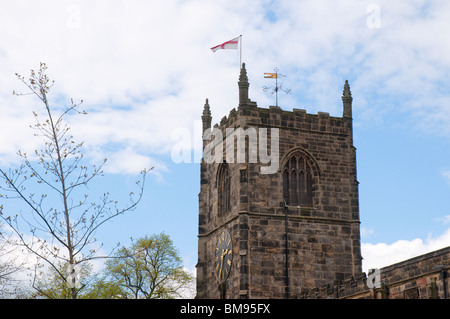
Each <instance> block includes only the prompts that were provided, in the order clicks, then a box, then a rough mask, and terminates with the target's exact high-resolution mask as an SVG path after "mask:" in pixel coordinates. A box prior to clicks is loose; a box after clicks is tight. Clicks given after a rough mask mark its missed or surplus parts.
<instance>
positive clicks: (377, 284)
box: [297, 247, 450, 299]
mask: <svg viewBox="0 0 450 319" xmlns="http://www.w3.org/2000/svg"><path fill="white" fill-rule="evenodd" d="M449 264H450V247H446V248H443V249H440V250H436V251H433V252H430V253H427V254H424V255H421V256H417V257H414V258H411V259H408V260H405V261H402V262H399V263H396V264H393V265H390V266H386V267H383V268H381V269H373V271H372V272H370V273H369V274H368V275H366V274H365V273H361V274H360V275H359V276H356V277H349V278H346V279H345V280H343V281H335V282H334V283H330V284H328V285H325V286H323V287H320V288H316V289H312V290H308V291H303V293H302V294H301V295H300V296H297V297H298V298H305V299H329V298H337V299H448V298H449V279H448V276H447V273H448V270H449V268H450V267H449Z"/></svg>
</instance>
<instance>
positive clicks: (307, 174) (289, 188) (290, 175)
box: [283, 153, 314, 206]
mask: <svg viewBox="0 0 450 319" xmlns="http://www.w3.org/2000/svg"><path fill="white" fill-rule="evenodd" d="M313 195H314V171H313V168H312V165H311V163H310V162H309V161H308V159H307V158H306V157H305V156H304V155H303V154H301V153H295V154H293V155H291V157H290V158H289V160H288V161H287V162H286V164H285V166H284V168H283V197H284V200H285V201H286V203H287V204H288V205H293V206H312V204H313Z"/></svg>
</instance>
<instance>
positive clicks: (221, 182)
mask: <svg viewBox="0 0 450 319" xmlns="http://www.w3.org/2000/svg"><path fill="white" fill-rule="evenodd" d="M217 191H218V209H219V214H220V215H223V214H226V213H228V212H229V211H230V209H231V175H230V168H229V165H228V164H227V163H226V162H225V161H224V163H221V164H220V165H219V169H218V172H217Z"/></svg>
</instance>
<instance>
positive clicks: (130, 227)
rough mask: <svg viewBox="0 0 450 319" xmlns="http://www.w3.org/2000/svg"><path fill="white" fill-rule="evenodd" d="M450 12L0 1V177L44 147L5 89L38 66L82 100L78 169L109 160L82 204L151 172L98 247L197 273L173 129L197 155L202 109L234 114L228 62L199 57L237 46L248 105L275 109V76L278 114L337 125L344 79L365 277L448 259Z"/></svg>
mask: <svg viewBox="0 0 450 319" xmlns="http://www.w3.org/2000/svg"><path fill="white" fill-rule="evenodd" d="M449 14H450V3H449V2H448V1H445V0H434V1H425V0H398V1H375V0H369V1H364V0H335V1H322V0H311V1H300V0H299V1H293V0H292V1H288V0H286V1H269V0H258V1H256V0H243V1H233V2H230V1H222V0H217V1H206V0H164V1H158V0H152V1H139V0H133V1H111V0H110V1H76V0H72V1H61V0H59V1H50V0H42V1H20V0H19V1H4V0H1V1H0V39H1V41H0V114H1V118H2V124H1V125H0V145H2V146H1V147H0V165H1V167H3V168H8V167H14V165H17V164H18V163H19V160H20V158H19V157H18V156H17V151H18V150H19V149H20V150H22V151H29V152H30V151H31V152H32V151H33V149H34V148H36V147H37V146H38V145H39V143H40V140H39V139H36V138H33V131H32V130H31V129H29V124H31V123H33V115H32V111H33V110H34V109H37V108H39V107H42V106H41V105H39V102H38V101H37V100H36V99H34V98H33V97H32V96H20V97H18V96H13V95H12V92H13V91H14V90H15V91H16V92H24V91H26V88H25V87H24V85H23V84H22V83H21V82H20V81H18V80H17V78H16V77H15V75H14V74H15V73H16V72H18V73H19V74H22V75H24V76H28V74H29V72H30V69H35V70H37V69H38V68H39V63H40V62H45V63H46V64H47V66H48V72H47V73H48V74H49V76H50V77H51V78H52V79H53V80H55V84H54V86H53V87H52V89H51V92H50V95H49V98H50V102H51V103H53V105H54V106H55V107H56V108H60V107H63V106H64V105H66V106H67V105H70V99H71V98H73V99H74V100H75V101H79V100H81V99H82V100H83V104H82V108H83V110H85V111H86V112H87V113H88V115H86V116H83V117H82V118H81V117H80V116H79V115H71V116H69V117H68V118H67V120H68V123H69V125H70V126H71V130H72V132H73V135H74V137H75V139H76V140H78V141H84V143H85V144H84V145H85V153H86V158H85V159H86V161H87V162H88V164H98V163H100V162H101V161H102V160H103V158H108V161H107V164H106V165H105V167H104V171H105V176H104V177H102V178H100V179H98V180H96V181H95V182H94V184H93V185H92V186H91V189H92V191H93V192H96V191H98V192H100V193H102V192H104V190H105V189H107V190H109V191H110V192H111V194H112V196H113V197H114V196H115V198H117V199H118V200H121V201H126V198H127V195H128V193H129V192H130V190H133V186H134V182H135V181H136V180H137V179H138V178H139V171H140V170H142V169H143V168H149V167H154V169H153V171H152V172H151V174H150V175H149V176H148V178H147V183H146V185H145V193H144V198H143V199H142V201H141V203H140V205H139V206H138V208H137V209H136V210H135V211H133V212H131V213H129V214H126V215H124V216H121V217H119V218H116V219H115V220H114V221H112V222H111V223H108V224H107V225H106V226H105V227H103V228H102V229H101V230H100V231H99V232H98V233H97V238H98V239H99V240H100V241H102V242H103V243H104V248H105V249H107V248H108V247H112V246H113V245H114V244H115V243H116V242H120V243H121V244H123V245H127V244H129V243H130V237H133V238H138V237H142V236H145V235H150V234H154V233H160V232H165V233H166V234H168V235H169V236H170V237H171V238H172V240H173V241H174V244H175V246H176V247H177V248H178V250H179V252H180V255H181V257H182V258H183V260H184V265H185V267H186V268H187V269H191V270H193V269H194V268H195V264H196V262H197V223H198V192H199V190H200V179H199V177H200V167H199V164H198V163H196V162H194V161H193V162H191V163H176V162H175V161H174V160H173V158H172V156H171V154H172V150H173V149H174V147H175V146H176V145H177V144H179V143H180V137H179V134H178V133H179V132H185V133H186V132H187V133H189V135H188V138H187V139H186V140H185V145H186V147H189V148H190V149H191V150H192V157H193V158H194V153H195V152H198V151H199V149H198V145H199V143H198V142H199V141H201V140H199V139H200V132H199V131H198V127H199V126H198V125H199V120H200V117H201V113H202V110H203V105H204V103H205V99H206V98H208V99H209V104H210V107H211V112H212V117H213V123H218V122H220V119H221V118H222V117H223V116H225V115H228V113H229V111H230V110H231V109H232V108H236V107H237V104H238V87H237V81H238V76H239V50H219V51H217V52H215V53H213V52H212V51H211V50H210V48H211V47H213V46H215V45H218V44H220V43H222V42H225V41H228V40H230V39H233V38H235V37H237V36H239V35H242V42H241V45H242V61H243V62H245V63H246V68H247V72H248V78H249V82H250V89H249V97H250V98H251V99H252V100H253V101H256V102H257V103H258V106H259V107H264V108H268V107H269V106H270V105H274V104H275V99H274V96H272V95H270V94H269V92H264V90H263V89H262V88H263V86H270V85H273V83H272V82H270V81H271V80H268V79H265V78H264V73H265V72H273V70H274V68H278V69H279V70H280V71H279V72H280V73H282V74H283V75H285V77H284V78H282V82H283V86H284V87H286V88H289V89H290V90H291V93H290V94H289V95H287V94H282V93H280V95H279V106H280V107H281V108H283V109H284V110H292V109H293V108H298V109H306V110H307V111H308V113H312V114H315V113H317V112H319V111H321V112H328V113H330V115H332V116H341V115H342V101H341V96H342V89H343V85H344V82H345V80H348V81H349V84H350V87H351V91H352V96H353V121H354V122H353V123H354V145H355V147H356V149H357V167H358V181H359V183H360V184H359V195H360V198H359V201H360V218H361V241H362V254H363V258H364V261H363V268H364V270H365V271H367V269H368V268H376V267H382V266H387V265H390V264H392V263H395V262H398V261H401V260H404V259H407V258H410V257H413V256H417V255H420V254H423V253H426V252H429V251H432V250H436V249H439V248H443V247H446V246H449V245H450V208H449V204H448V202H449V197H450V196H449V195H450V147H449V146H450V84H449V82H448V74H450V40H449V36H448V35H449V34H450V23H449V22H448V16H449ZM196 129H197V130H196Z"/></svg>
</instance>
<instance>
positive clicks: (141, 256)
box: [102, 233, 194, 299]
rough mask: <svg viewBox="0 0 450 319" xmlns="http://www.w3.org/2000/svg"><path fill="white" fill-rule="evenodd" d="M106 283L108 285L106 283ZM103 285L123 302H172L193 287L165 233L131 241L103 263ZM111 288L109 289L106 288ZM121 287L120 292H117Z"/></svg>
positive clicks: (190, 277)
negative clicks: (104, 265)
mask: <svg viewBox="0 0 450 319" xmlns="http://www.w3.org/2000/svg"><path fill="white" fill-rule="evenodd" d="M106 278H108V279H107V281H105V280H106ZM103 280H104V281H103V282H102V283H103V284H104V283H105V282H109V283H110V284H112V283H115V284H116V285H117V286H118V287H117V286H116V287H115V288H114V289H117V291H120V292H119V294H120V296H122V297H126V298H134V299H138V298H146V299H171V298H177V297H180V296H181V294H182V292H183V291H184V290H185V289H189V287H192V285H193V280H194V278H193V276H192V275H191V274H190V273H189V272H187V271H185V270H183V267H182V260H181V258H180V256H179V255H178V251H177V250H176V248H175V247H174V245H173V242H172V240H171V239H170V237H169V236H168V235H166V234H164V233H161V234H157V235H152V236H145V237H142V238H139V239H138V240H133V239H132V244H131V246H130V247H122V248H120V249H119V250H118V251H117V253H116V255H115V257H114V258H111V259H109V260H108V261H107V262H106V269H105V277H104V278H103ZM109 287H111V286H109ZM119 287H120V290H119Z"/></svg>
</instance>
